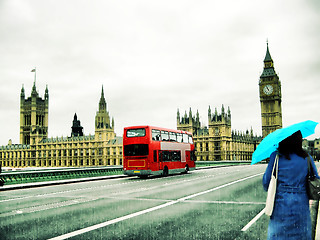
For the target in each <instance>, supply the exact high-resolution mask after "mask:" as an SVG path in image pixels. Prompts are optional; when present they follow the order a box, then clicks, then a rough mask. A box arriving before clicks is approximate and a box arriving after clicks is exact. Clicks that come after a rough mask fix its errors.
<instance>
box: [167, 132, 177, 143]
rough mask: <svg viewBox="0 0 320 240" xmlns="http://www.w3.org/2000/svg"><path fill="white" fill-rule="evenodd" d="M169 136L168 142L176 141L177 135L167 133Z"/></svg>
mask: <svg viewBox="0 0 320 240" xmlns="http://www.w3.org/2000/svg"><path fill="white" fill-rule="evenodd" d="M169 136H170V142H176V141H177V134H176V133H174V132H169Z"/></svg>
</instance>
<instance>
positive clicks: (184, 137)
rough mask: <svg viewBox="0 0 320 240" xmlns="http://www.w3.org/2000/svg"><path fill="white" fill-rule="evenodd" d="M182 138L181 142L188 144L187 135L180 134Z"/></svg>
mask: <svg viewBox="0 0 320 240" xmlns="http://www.w3.org/2000/svg"><path fill="white" fill-rule="evenodd" d="M182 136H183V142H184V143H188V140H189V137H188V135H187V134H185V133H184V134H182Z"/></svg>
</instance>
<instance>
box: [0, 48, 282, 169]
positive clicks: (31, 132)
mask: <svg viewBox="0 0 320 240" xmlns="http://www.w3.org/2000/svg"><path fill="white" fill-rule="evenodd" d="M259 92H260V104H261V121H262V135H263V136H254V135H253V130H252V129H251V130H250V131H248V130H247V131H246V132H239V131H235V130H232V129H231V111H230V108H229V107H228V109H225V107H224V106H222V107H221V111H219V112H218V110H217V108H215V110H214V111H213V110H212V109H211V107H210V106H209V108H208V126H201V124H200V120H199V119H200V117H199V113H198V112H197V113H196V115H193V113H192V110H191V109H189V113H188V114H187V112H185V113H184V115H183V116H181V115H180V112H179V110H178V112H177V129H179V130H185V131H189V132H191V133H192V134H193V137H194V143H195V147H196V156H197V160H201V161H220V160H238V161H239V160H251V155H252V153H253V152H254V150H255V148H256V146H257V145H258V144H259V142H260V141H261V140H262V138H263V137H265V136H266V135H267V134H269V133H270V132H273V131H274V130H276V129H278V128H281V127H282V110H281V83H280V80H279V77H278V76H277V74H276V72H275V70H274V65H273V60H272V58H271V55H270V52H269V47H268V45H267V51H266V55H265V59H264V68H263V72H262V74H261V76H260V80H259ZM48 109H49V90H48V87H46V89H45V94H44V98H41V97H40V96H39V93H38V91H37V89H36V85H35V82H34V84H33V87H32V91H31V96H30V97H28V98H26V94H25V89H24V87H22V89H21V93H20V143H19V144H13V143H12V142H11V140H9V143H8V145H6V146H0V164H1V166H2V167H21V168H23V167H86V166H107V165H122V137H118V136H116V134H115V132H114V119H113V118H112V119H110V115H109V112H108V110H107V103H106V100H105V97H104V91H103V87H102V90H101V97H100V100H99V110H98V111H97V112H96V116H95V132H94V134H93V135H87V136H85V135H84V134H83V127H82V126H81V123H80V120H78V117H77V115H76V114H75V115H74V119H73V121H72V127H71V129H72V130H71V134H70V136H69V137H51V138H48V114H49V110H48Z"/></svg>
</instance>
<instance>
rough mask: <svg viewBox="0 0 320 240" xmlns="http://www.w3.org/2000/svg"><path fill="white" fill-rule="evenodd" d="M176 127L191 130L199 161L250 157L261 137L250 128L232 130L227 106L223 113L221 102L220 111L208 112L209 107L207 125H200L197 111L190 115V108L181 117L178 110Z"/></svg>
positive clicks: (249, 158) (247, 158) (245, 158)
mask: <svg viewBox="0 0 320 240" xmlns="http://www.w3.org/2000/svg"><path fill="white" fill-rule="evenodd" d="M177 128H178V129H179V130H184V131H188V132H191V133H192V134H193V137H194V142H195V147H196V156H197V160H198V161H220V160H237V161H242V160H251V156H252V153H253V152H254V150H255V148H256V146H257V144H258V143H259V142H260V141H261V137H257V136H254V135H253V131H252V129H251V131H250V132H249V131H246V132H245V133H241V132H237V131H232V130H231V112H230V108H228V111H227V112H225V108H224V106H223V105H222V108H221V113H218V111H217V109H215V112H214V113H212V112H211V108H210V106H209V109H208V126H204V127H202V126H201V124H200V121H199V113H198V111H197V113H196V116H193V115H192V110H191V108H190V110H189V115H187V113H185V114H184V116H182V117H180V112H179V110H178V112H177Z"/></svg>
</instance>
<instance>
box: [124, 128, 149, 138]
mask: <svg viewBox="0 0 320 240" xmlns="http://www.w3.org/2000/svg"><path fill="white" fill-rule="evenodd" d="M145 135H146V129H144V128H137V129H129V130H128V131H127V137H144V136H145Z"/></svg>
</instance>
